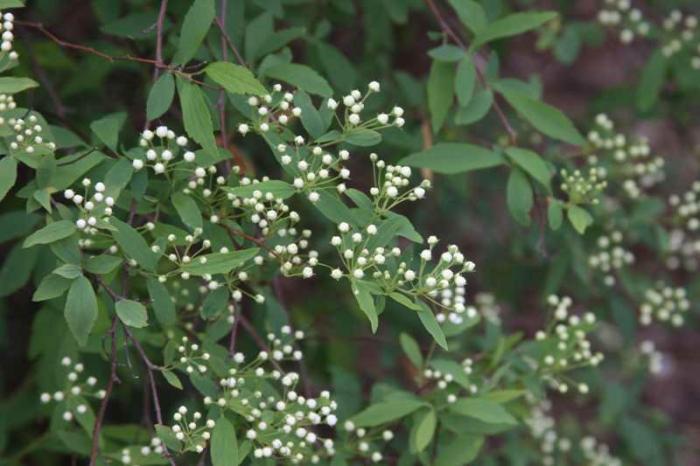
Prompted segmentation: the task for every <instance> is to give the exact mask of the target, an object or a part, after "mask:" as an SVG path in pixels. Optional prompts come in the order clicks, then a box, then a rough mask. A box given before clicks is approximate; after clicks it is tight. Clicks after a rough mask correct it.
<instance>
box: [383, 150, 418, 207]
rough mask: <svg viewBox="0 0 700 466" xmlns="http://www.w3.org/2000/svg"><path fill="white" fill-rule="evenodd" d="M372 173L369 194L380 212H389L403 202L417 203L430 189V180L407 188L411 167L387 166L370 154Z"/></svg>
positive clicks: (409, 181) (409, 182)
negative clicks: (372, 183)
mask: <svg viewBox="0 0 700 466" xmlns="http://www.w3.org/2000/svg"><path fill="white" fill-rule="evenodd" d="M370 160H371V161H372V172H373V174H374V186H373V187H372V188H370V191H369V193H370V194H371V195H372V197H373V199H374V204H375V206H376V207H377V209H378V210H379V211H381V212H385V211H389V210H391V209H393V208H394V207H396V206H397V205H399V204H401V203H402V202H404V201H417V200H420V199H423V198H424V197H425V193H426V190H427V189H430V187H431V183H430V180H428V179H425V180H423V181H422V182H421V183H420V185H418V186H414V187H412V188H411V187H409V186H410V184H411V180H410V178H411V174H412V170H411V167H406V166H401V165H387V164H386V162H384V161H383V160H379V157H378V156H377V154H375V153H372V154H370Z"/></svg>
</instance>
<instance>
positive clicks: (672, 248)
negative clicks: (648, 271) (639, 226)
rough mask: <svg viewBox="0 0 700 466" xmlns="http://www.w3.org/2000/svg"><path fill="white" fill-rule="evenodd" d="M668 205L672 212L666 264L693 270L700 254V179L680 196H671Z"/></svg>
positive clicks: (671, 267) (675, 267) (670, 266)
mask: <svg viewBox="0 0 700 466" xmlns="http://www.w3.org/2000/svg"><path fill="white" fill-rule="evenodd" d="M669 205H670V206H671V209H672V210H673V212H672V217H671V222H672V228H671V230H670V231H669V241H668V250H667V251H666V252H667V254H668V257H667V258H666V265H667V266H668V267H669V268H670V269H677V268H679V267H681V266H682V267H683V268H685V269H686V270H689V271H695V270H696V269H697V266H698V256H699V255H700V181H696V182H694V183H693V185H692V187H691V189H690V190H688V191H687V192H686V193H684V194H683V195H682V196H679V195H675V194H674V195H673V196H671V197H670V198H669Z"/></svg>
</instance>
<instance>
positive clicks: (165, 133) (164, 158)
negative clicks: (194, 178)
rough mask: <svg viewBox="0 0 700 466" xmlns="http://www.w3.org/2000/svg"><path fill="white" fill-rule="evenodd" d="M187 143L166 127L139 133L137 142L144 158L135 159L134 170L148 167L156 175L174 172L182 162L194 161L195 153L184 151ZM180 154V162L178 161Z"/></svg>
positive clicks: (183, 137)
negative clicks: (139, 138) (168, 171)
mask: <svg viewBox="0 0 700 466" xmlns="http://www.w3.org/2000/svg"><path fill="white" fill-rule="evenodd" d="M188 142H189V141H188V140H187V138H186V137H185V136H177V135H176V134H175V132H174V131H173V130H171V129H169V128H168V127H167V126H159V127H157V128H156V130H155V131H151V130H149V129H147V130H145V131H144V132H143V133H141V140H140V141H139V145H140V146H141V147H142V148H143V149H144V150H145V153H144V158H135V159H134V160H133V161H132V165H133V167H134V169H135V170H141V169H142V168H144V167H149V168H151V169H152V170H153V173H155V174H158V175H159V174H162V173H165V172H166V171H167V170H168V169H170V170H175V169H176V167H177V166H178V165H181V164H182V162H190V163H191V162H194V161H195V158H196V155H195V153H194V152H192V151H190V150H187V149H186V146H187V144H188ZM181 152H182V160H178V157H179V155H180V153H181ZM202 177H203V176H202Z"/></svg>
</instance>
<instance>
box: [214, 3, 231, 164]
mask: <svg viewBox="0 0 700 466" xmlns="http://www.w3.org/2000/svg"><path fill="white" fill-rule="evenodd" d="M227 3H228V0H221V2H220V8H219V16H217V18H216V24H220V25H221V27H220V29H221V58H222V60H223V61H228V48H227V46H226V43H227V40H228V38H227V36H226V4H227ZM216 105H217V107H218V108H219V131H220V133H221V146H222V147H223V148H224V149H225V150H226V151H227V152H228V132H227V131H226V91H224V90H223V89H222V90H220V91H219V100H218V102H217V104H216ZM224 164H225V167H226V173H227V174H228V173H230V172H231V157H227V158H226V161H225V162H224Z"/></svg>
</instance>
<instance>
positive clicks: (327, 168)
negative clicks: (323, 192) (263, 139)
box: [277, 144, 350, 202]
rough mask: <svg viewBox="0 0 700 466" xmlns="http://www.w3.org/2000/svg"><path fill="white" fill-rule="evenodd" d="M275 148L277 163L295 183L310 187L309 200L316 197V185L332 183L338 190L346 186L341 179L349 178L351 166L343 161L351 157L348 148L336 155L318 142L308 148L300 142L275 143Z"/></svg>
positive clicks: (323, 185)
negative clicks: (278, 161)
mask: <svg viewBox="0 0 700 466" xmlns="http://www.w3.org/2000/svg"><path fill="white" fill-rule="evenodd" d="M277 152H278V153H279V160H280V163H281V164H282V165H284V166H286V167H287V169H288V170H290V172H291V173H292V175H293V176H294V180H293V182H292V184H293V185H294V187H295V188H296V189H305V190H307V191H309V194H308V198H309V200H310V201H311V202H317V201H318V200H319V197H320V195H319V193H318V190H319V189H324V188H327V187H335V189H336V190H337V191H338V192H339V193H343V192H345V190H346V189H347V187H346V185H345V183H344V181H345V180H347V179H349V178H350V169H348V168H347V167H346V166H344V162H346V161H347V160H349V159H350V152H349V151H347V150H346V149H342V150H340V151H338V155H337V156H335V155H333V154H332V153H331V152H330V151H326V150H324V149H322V148H321V147H320V146H315V147H313V148H310V149H308V148H306V147H302V146H300V145H299V144H293V145H291V146H288V145H287V144H278V145H277Z"/></svg>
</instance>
